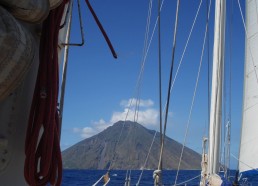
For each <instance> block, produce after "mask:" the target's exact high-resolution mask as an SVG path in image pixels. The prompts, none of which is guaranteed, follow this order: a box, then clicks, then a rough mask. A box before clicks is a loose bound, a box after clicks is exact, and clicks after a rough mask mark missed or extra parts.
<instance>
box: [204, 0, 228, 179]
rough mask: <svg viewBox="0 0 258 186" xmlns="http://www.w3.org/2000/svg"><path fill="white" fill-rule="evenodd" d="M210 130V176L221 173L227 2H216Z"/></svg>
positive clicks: (222, 0)
mask: <svg viewBox="0 0 258 186" xmlns="http://www.w3.org/2000/svg"><path fill="white" fill-rule="evenodd" d="M215 6H216V7H215V27H214V48H213V72H212V92H211V110H210V130H209V155H208V174H209V175H210V176H211V175H214V174H216V173H217V172H218V171H219V150H220V129H221V108H222V107H221V105H222V82H223V70H224V37H225V16H226V1H224V0H216V5H215Z"/></svg>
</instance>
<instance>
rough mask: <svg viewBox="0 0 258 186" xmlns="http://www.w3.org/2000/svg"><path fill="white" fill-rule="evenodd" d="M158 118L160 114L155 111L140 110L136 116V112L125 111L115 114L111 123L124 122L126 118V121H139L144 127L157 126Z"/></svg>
mask: <svg viewBox="0 0 258 186" xmlns="http://www.w3.org/2000/svg"><path fill="white" fill-rule="evenodd" d="M128 111H129V113H128ZM127 113H128V115H127ZM126 115H127V118H126ZM137 115H138V117H137ZM158 116H159V113H158V111H157V110H155V109H145V110H140V111H139V112H138V114H135V111H134V110H131V109H124V111H123V112H114V113H113V115H112V117H111V120H110V121H111V123H115V122H117V121H120V120H122V121H123V120H125V118H126V120H131V121H134V120H137V122H138V123H140V124H142V125H144V126H150V125H152V126H155V125H157V124H158Z"/></svg>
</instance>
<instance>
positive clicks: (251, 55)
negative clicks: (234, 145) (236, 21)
mask: <svg viewBox="0 0 258 186" xmlns="http://www.w3.org/2000/svg"><path fill="white" fill-rule="evenodd" d="M257 5H258V0H247V1H246V31H247V33H246V43H245V72H244V95H243V96H244V97H243V119H242V134H241V144H240V155H239V171H240V173H242V177H243V176H244V177H249V176H250V177H251V176H252V175H254V174H255V175H256V176H257V175H258V52H257V51H258V16H257Z"/></svg>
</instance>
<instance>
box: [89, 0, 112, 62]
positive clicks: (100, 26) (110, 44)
mask: <svg viewBox="0 0 258 186" xmlns="http://www.w3.org/2000/svg"><path fill="white" fill-rule="evenodd" d="M85 2H86V4H87V6H88V8H89V10H90V12H91V14H92V16H93V18H94V20H95V21H96V23H97V25H98V27H99V29H100V31H101V33H102V35H103V36H104V38H105V40H106V42H107V44H108V46H109V48H110V50H111V52H112V55H113V57H114V58H117V54H116V51H115V49H114V47H113V46H112V43H111V41H110V39H109V38H108V35H107V33H106V32H105V30H104V28H103V26H102V24H101V23H100V21H99V19H98V16H97V15H96V13H95V12H94V10H93V8H92V6H91V4H90V2H89V0H85Z"/></svg>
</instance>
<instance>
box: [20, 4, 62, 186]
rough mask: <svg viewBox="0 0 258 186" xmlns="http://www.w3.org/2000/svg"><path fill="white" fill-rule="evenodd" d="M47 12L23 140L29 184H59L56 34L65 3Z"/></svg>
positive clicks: (25, 167)
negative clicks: (24, 139)
mask: <svg viewBox="0 0 258 186" xmlns="http://www.w3.org/2000/svg"><path fill="white" fill-rule="evenodd" d="M66 2H67V0H65V1H63V3H62V4H61V5H60V6H59V7H58V8H56V9H54V10H52V11H50V13H49V16H48V18H47V19H46V20H45V21H44V23H43V27H42V35H41V40H40V54H39V60H40V64H39V70H38V77H37V83H36V87H35V91H34V96H33V102H32V105H31V112H30V117H29V123H28V128H27V135H26V142H25V155H26V159H25V166H24V176H25V179H26V181H27V183H28V184H29V185H31V186H41V185H42V186H43V185H47V184H48V183H50V184H51V185H61V180H62V158H61V150H60V145H59V141H60V136H59V134H60V128H59V114H58V111H57V101H58V87H59V85H58V84H59V77H58V51H57V49H58V34H59V29H60V23H61V19H62V16H63V12H64V7H65V3H66Z"/></svg>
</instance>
